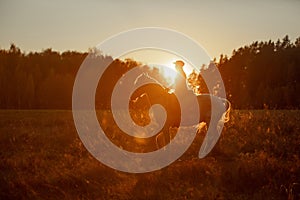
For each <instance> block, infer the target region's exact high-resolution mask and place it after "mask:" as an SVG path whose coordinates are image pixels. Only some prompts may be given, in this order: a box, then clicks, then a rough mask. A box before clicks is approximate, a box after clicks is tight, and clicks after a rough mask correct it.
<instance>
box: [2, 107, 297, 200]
mask: <svg viewBox="0 0 300 200" xmlns="http://www.w3.org/2000/svg"><path fill="white" fill-rule="evenodd" d="M299 121H300V111H263V110H259V111H233V112H232V119H231V121H230V122H229V123H227V124H226V125H225V128H224V129H223V133H222V135H221V138H220V140H219V142H218V143H217V145H216V147H215V148H214V149H213V151H212V152H211V153H210V154H209V155H208V156H207V157H206V158H204V159H201V160H200V159H197V157H196V156H197V155H198V150H199V147H200V145H201V140H202V139H203V135H204V134H205V133H204V132H201V133H200V134H199V136H198V137H197V138H196V139H195V141H194V143H193V145H192V146H191V147H190V149H189V150H188V151H187V152H186V153H185V154H184V155H183V156H182V157H181V158H180V159H179V160H177V161H176V162H174V163H173V164H172V165H170V166H168V167H166V168H164V169H162V170H159V171H155V172H151V173H147V174H128V173H123V172H119V171H116V170H113V169H110V168H108V167H106V166H104V165H103V164H101V163H100V162H98V161H97V160H95V159H94V158H93V157H92V156H91V155H90V154H89V153H88V152H87V150H86V149H85V148H84V147H83V145H82V143H81V141H80V139H79V138H78V136H77V133H76V130H75V127H74V123H73V119H72V113H71V111H0V199H280V193H279V188H280V186H281V185H286V186H288V185H289V184H290V183H292V182H300V158H299V156H300V123H299Z"/></svg>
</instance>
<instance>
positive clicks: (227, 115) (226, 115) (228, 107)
mask: <svg viewBox="0 0 300 200" xmlns="http://www.w3.org/2000/svg"><path fill="white" fill-rule="evenodd" d="M222 101H223V103H224V105H225V107H226V111H225V112H224V113H223V115H222V118H221V121H222V122H223V123H226V122H228V121H229V120H230V110H231V103H230V101H228V99H225V98H222Z"/></svg>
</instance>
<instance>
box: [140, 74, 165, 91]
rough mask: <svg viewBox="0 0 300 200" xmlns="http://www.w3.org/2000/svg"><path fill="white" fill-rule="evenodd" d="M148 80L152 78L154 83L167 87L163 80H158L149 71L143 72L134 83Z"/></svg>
mask: <svg viewBox="0 0 300 200" xmlns="http://www.w3.org/2000/svg"><path fill="white" fill-rule="evenodd" d="M146 80H151V81H153V82H154V83H156V84H158V85H160V86H161V87H162V88H164V89H167V88H166V87H165V86H164V85H163V84H162V83H161V82H159V81H158V80H156V79H155V78H153V77H151V76H150V75H149V74H148V73H145V72H144V73H141V74H140V75H139V76H138V77H136V79H135V80H134V85H136V84H137V83H138V82H139V81H146Z"/></svg>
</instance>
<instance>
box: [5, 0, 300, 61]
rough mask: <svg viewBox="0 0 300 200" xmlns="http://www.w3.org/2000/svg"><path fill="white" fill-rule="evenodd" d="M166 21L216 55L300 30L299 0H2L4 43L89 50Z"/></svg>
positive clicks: (32, 48) (25, 47)
mask: <svg viewBox="0 0 300 200" xmlns="http://www.w3.org/2000/svg"><path fill="white" fill-rule="evenodd" d="M149 26H150V27H153V26H154V27H165V28H170V29H174V30H177V31H179V32H182V33H184V34H186V35H188V36H190V37H192V38H194V39H195V40H196V41H197V42H198V43H200V44H201V45H202V46H203V47H204V48H205V49H206V50H207V52H208V53H209V55H210V56H212V57H217V58H218V57H219V55H220V54H221V53H225V54H227V55H231V52H232V50H233V49H235V48H239V47H241V46H243V45H245V44H249V43H251V42H252V41H256V40H269V39H272V40H277V39H278V38H280V39H282V38H283V37H284V36H285V35H289V36H290V38H291V40H292V41H294V40H295V38H296V37H299V36H300V1H298V0H265V1H259V0H255V1H245V0H228V1H221V0H219V1H183V0H174V1H168V0H160V1H158V0H157V1H155V0H152V1H143V0H140V1H139V0H127V1H124V0H111V1H109V0H107V1H104V0H102V1H97V0H87V1H83V0H68V1H58V0H24V1H17V0H0V30H1V31H0V48H9V46H10V43H12V42H13V43H15V44H16V45H17V46H18V47H20V48H21V49H22V50H25V51H26V52H28V51H41V50H42V49H46V48H49V47H51V48H53V49H54V50H59V51H64V50H77V51H87V49H88V48H89V47H93V46H96V45H97V44H98V43H100V42H101V41H103V40H104V39H106V38H107V37H110V36H112V35H114V34H117V33H119V32H121V31H126V30H129V29H132V28H138V27H149Z"/></svg>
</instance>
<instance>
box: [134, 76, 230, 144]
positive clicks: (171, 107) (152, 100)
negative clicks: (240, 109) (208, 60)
mask: <svg viewBox="0 0 300 200" xmlns="http://www.w3.org/2000/svg"><path fill="white" fill-rule="evenodd" d="M139 79H153V78H152V77H149V76H148V75H147V74H142V75H141V76H140V77H139ZM189 95H191V96H193V97H196V99H197V103H198V105H199V111H200V117H199V121H198V124H190V123H189V122H188V121H187V122H185V123H183V124H180V121H181V110H180V103H179V101H178V99H177V98H176V95H175V94H174V93H173V92H172V91H171V90H170V89H169V88H166V87H164V86H163V85H161V84H159V83H158V82H157V84H154V83H148V84H145V85H143V86H141V87H139V88H138V89H137V90H136V91H135V92H134V93H133V94H132V96H131V99H130V107H132V108H133V109H135V110H139V111H149V108H150V107H151V106H152V105H154V104H160V105H162V106H163V107H164V108H165V110H166V113H167V119H166V122H165V126H164V127H163V128H162V130H161V131H160V132H159V133H158V134H157V135H156V147H157V149H159V148H161V146H165V145H166V144H167V143H169V142H171V140H172V139H173V138H174V136H175V135H174V134H173V132H174V131H172V130H173V129H174V128H175V129H176V128H179V126H180V125H184V126H197V125H198V127H199V129H200V128H201V126H199V125H200V124H202V123H205V124H206V125H208V124H210V126H212V130H213V131H216V132H218V133H219V134H220V130H219V127H220V126H221V125H223V124H224V123H226V122H228V121H229V114H230V110H231V104H230V102H229V101H228V100H227V99H225V98H221V97H217V96H214V95H211V94H194V93H193V92H192V91H191V90H189V91H188V92H187V93H185V94H184V96H189ZM212 105H213V106H214V108H215V109H214V110H215V112H216V113H214V114H213V115H212V112H211V111H212V109H211V108H212ZM191 112H192V111H191ZM147 114H148V115H149V113H146V116H147ZM143 116H145V115H143ZM212 117H213V118H214V120H211V119H212ZM210 122H212V123H210ZM199 129H198V131H199ZM160 143H161V144H162V145H160Z"/></svg>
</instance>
